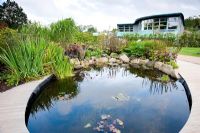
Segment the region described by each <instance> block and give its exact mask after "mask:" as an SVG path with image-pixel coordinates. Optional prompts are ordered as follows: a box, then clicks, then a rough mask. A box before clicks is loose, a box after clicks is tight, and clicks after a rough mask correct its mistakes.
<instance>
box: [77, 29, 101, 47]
mask: <svg viewBox="0 0 200 133" xmlns="http://www.w3.org/2000/svg"><path fill="white" fill-rule="evenodd" d="M75 42H76V43H84V44H88V45H94V44H97V43H98V40H97V37H96V36H93V35H92V33H89V32H77V33H76V35H75Z"/></svg>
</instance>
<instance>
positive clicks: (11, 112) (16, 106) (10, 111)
mask: <svg viewBox="0 0 200 133" xmlns="http://www.w3.org/2000/svg"><path fill="white" fill-rule="evenodd" d="M44 79H46V77H45V78H43V79H41V80H38V81H32V82H30V83H27V84H23V85H20V86H17V87H15V88H12V89H10V90H8V91H6V92H3V93H0V133H28V130H27V128H26V125H25V110H26V105H27V102H28V99H29V97H30V95H31V94H32V92H33V90H34V89H35V88H36V87H37V85H38V84H39V83H41V82H42V81H43V80H44Z"/></svg>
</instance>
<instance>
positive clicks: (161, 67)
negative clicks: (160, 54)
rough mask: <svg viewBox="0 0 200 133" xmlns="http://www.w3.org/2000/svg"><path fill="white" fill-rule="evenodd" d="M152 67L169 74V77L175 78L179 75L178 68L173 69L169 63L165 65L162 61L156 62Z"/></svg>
mask: <svg viewBox="0 0 200 133" xmlns="http://www.w3.org/2000/svg"><path fill="white" fill-rule="evenodd" d="M154 68H156V69H158V70H160V71H161V72H163V73H165V74H167V75H170V76H171V77H173V78H175V79H179V78H180V76H179V74H178V70H177V69H173V67H172V66H171V65H167V64H164V63H162V62H156V63H155V65H154Z"/></svg>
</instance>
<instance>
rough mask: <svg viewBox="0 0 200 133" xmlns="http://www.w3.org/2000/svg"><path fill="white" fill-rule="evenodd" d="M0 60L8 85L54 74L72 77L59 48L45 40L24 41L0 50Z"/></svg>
mask: <svg viewBox="0 0 200 133" xmlns="http://www.w3.org/2000/svg"><path fill="white" fill-rule="evenodd" d="M2 51H3V53H2V54H1V55H0V60H1V61H2V62H3V63H4V64H5V65H6V68H7V72H6V79H7V83H8V85H17V84H18V83H19V82H20V81H24V80H25V81H28V80H32V79H36V78H38V77H40V76H43V75H46V74H49V73H54V74H55V75H56V76H57V77H58V78H64V77H66V76H70V75H72V67H71V65H70V64H69V61H68V59H66V57H64V51H63V49H62V48H61V47H59V46H57V45H55V44H52V43H49V42H48V41H46V40H45V39H42V38H39V39H36V40H35V39H26V40H22V41H20V44H19V45H18V46H17V47H13V48H10V47H8V50H5V49H2Z"/></svg>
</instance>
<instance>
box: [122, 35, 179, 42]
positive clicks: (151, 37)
mask: <svg viewBox="0 0 200 133" xmlns="http://www.w3.org/2000/svg"><path fill="white" fill-rule="evenodd" d="M176 37H177V36H176V35H175V34H172V33H167V34H148V35H140V34H127V35H125V36H124V38H125V39H126V40H128V41H137V40H160V41H165V43H167V44H168V45H173V43H174V42H175V41H176Z"/></svg>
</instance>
